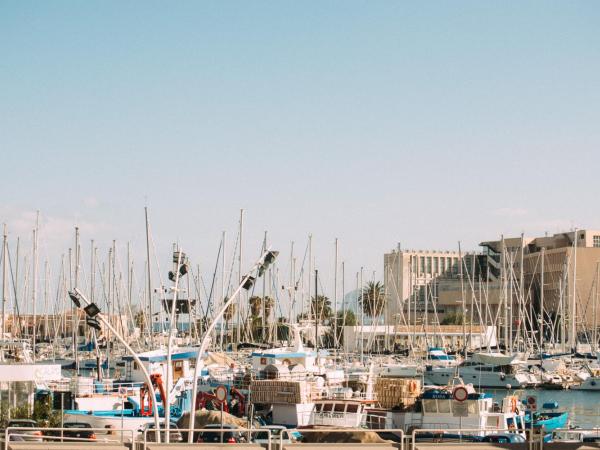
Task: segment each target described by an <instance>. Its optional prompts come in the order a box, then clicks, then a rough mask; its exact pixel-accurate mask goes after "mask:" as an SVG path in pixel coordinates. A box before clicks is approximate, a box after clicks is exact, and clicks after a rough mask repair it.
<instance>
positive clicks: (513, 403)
mask: <svg viewBox="0 0 600 450" xmlns="http://www.w3.org/2000/svg"><path fill="white" fill-rule="evenodd" d="M510 406H511V408H510V410H511V412H513V413H516V412H517V397H513V398H512V399H511V400H510Z"/></svg>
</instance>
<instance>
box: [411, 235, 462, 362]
mask: <svg viewBox="0 0 600 450" xmlns="http://www.w3.org/2000/svg"><path fill="white" fill-rule="evenodd" d="M458 263H459V264H460V266H459V272H460V274H459V276H460V291H461V300H462V334H463V350H464V354H465V359H467V323H466V320H467V314H466V312H465V310H466V309H467V305H466V298H465V282H464V279H463V259H462V249H461V248H460V241H458ZM415 319H416V316H415ZM415 324H416V320H415Z"/></svg>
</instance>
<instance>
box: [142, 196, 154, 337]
mask: <svg viewBox="0 0 600 450" xmlns="http://www.w3.org/2000/svg"><path fill="white" fill-rule="evenodd" d="M144 217H145V219H146V271H147V274H146V278H147V279H148V299H147V300H148V313H149V317H148V321H149V322H150V327H149V328H150V346H151V347H154V334H153V331H154V330H153V329H152V328H153V326H154V322H153V320H154V316H153V315H152V274H151V272H150V226H149V224H148V207H147V206H145V207H144Z"/></svg>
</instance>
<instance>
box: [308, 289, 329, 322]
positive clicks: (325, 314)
mask: <svg viewBox="0 0 600 450" xmlns="http://www.w3.org/2000/svg"><path fill="white" fill-rule="evenodd" d="M310 309H311V312H312V315H313V317H317V318H318V320H319V321H320V322H325V321H326V320H329V319H331V315H332V311H331V302H330V301H329V298H328V297H325V296H324V295H317V298H316V299H315V297H311V299H310Z"/></svg>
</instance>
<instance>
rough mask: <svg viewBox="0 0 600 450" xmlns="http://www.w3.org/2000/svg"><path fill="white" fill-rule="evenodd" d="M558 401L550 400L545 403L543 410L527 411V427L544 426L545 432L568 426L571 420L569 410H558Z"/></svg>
mask: <svg viewBox="0 0 600 450" xmlns="http://www.w3.org/2000/svg"><path fill="white" fill-rule="evenodd" d="M557 408H558V403H556V402H548V403H544V404H543V410H542V411H527V412H526V414H525V426H526V427H527V428H532V427H533V428H541V427H543V428H544V431H545V432H552V431H554V430H556V429H559V428H567V426H568V422H569V413H568V411H556V409H557Z"/></svg>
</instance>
